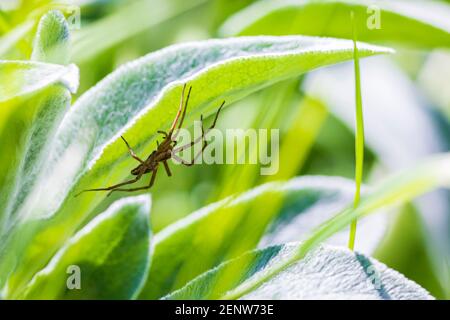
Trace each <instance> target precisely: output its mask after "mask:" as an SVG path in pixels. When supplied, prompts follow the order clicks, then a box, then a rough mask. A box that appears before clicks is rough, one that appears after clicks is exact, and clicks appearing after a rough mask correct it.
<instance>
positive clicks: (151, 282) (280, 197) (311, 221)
mask: <svg viewBox="0 0 450 320" xmlns="http://www.w3.org/2000/svg"><path fill="white" fill-rule="evenodd" d="M352 196H353V182H352V181H350V180H347V179H342V178H333V177H303V178H297V179H293V180H291V181H289V182H286V183H268V184H265V185H263V186H261V187H258V188H255V189H253V190H251V191H249V192H246V193H244V194H242V195H240V196H238V197H236V198H228V199H225V200H223V201H220V202H218V203H214V204H212V205H210V206H208V207H205V208H203V209H201V210H199V211H197V212H195V213H192V214H191V215H189V216H187V217H186V218H184V219H181V220H179V221H177V222H176V223H175V224H173V225H171V226H169V227H167V228H166V229H164V230H162V231H161V232H159V233H158V234H157V235H156V236H155V242H154V247H155V249H154V264H153V265H152V268H151V270H150V274H149V278H148V280H147V283H146V285H145V287H144V289H143V291H142V293H141V295H140V298H142V299H155V298H159V297H161V296H163V295H164V294H166V293H168V292H170V291H172V290H175V289H177V288H180V287H181V286H183V285H184V284H186V283H187V282H188V281H189V280H191V279H193V278H194V277H195V276H197V275H199V274H201V273H202V272H204V271H206V270H208V268H213V267H214V266H216V265H217V264H219V263H220V262H222V261H224V260H225V259H226V258H234V257H236V256H238V255H239V254H242V253H243V252H245V251H246V250H251V249H252V248H254V247H255V245H256V244H257V243H258V242H259V241H260V238H261V237H262V236H263V238H262V240H261V241H262V244H263V245H267V244H273V243H279V241H280V240H281V241H283V240H288V241H291V240H302V239H304V237H305V236H307V235H308V234H309V233H310V232H311V231H312V230H313V229H314V228H315V227H317V226H318V225H319V224H321V223H323V222H324V221H326V220H327V219H330V218H331V217H333V215H334V214H335V213H336V212H338V211H339V210H342V209H343V208H345V207H346V206H347V205H348V204H350V203H351V202H352ZM268 199H272V200H273V199H276V200H275V201H276V202H279V205H278V206H279V207H278V208H276V209H275V210H271V209H267V208H268V207H271V206H272V203H270V202H269V203H268V202H267V201H268ZM262 201H265V202H264V203H265V205H264V207H258V203H260V202H262ZM256 221H257V222H256ZM269 222H270V225H269V227H268V224H269ZM371 222H372V223H369V221H367V224H365V222H363V223H362V224H361V227H362V230H364V231H366V232H367V233H368V237H367V239H366V241H367V242H369V243H368V244H367V242H366V247H365V249H368V248H367V247H369V248H370V247H374V245H373V244H370V242H372V243H373V242H376V241H377V240H379V239H380V238H381V236H382V234H383V231H384V228H383V227H384V225H383V224H382V223H381V224H379V225H378V226H377V227H374V224H373V222H375V221H371ZM378 222H380V221H378ZM210 226H215V228H214V229H213V230H211V231H208V230H209V229H210ZM364 226H366V227H367V228H366V227H364ZM265 230H267V231H265ZM374 231H378V232H374ZM347 234H348V232H347V233H343V234H337V235H336V237H334V238H333V239H330V240H331V243H333V244H340V245H345V244H346V241H347V240H346V239H347ZM236 239H245V240H246V241H245V246H244V245H243V244H242V243H240V241H237V243H238V246H237V247H234V248H233V245H232V244H231V245H230V243H236ZM363 242H364V241H361V243H360V244H359V245H361V247H363V244H362V243H363ZM368 250H369V252H370V249H368Z"/></svg>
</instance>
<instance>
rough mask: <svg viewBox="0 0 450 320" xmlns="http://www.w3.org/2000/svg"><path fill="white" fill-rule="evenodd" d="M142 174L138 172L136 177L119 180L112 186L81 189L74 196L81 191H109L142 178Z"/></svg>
mask: <svg viewBox="0 0 450 320" xmlns="http://www.w3.org/2000/svg"><path fill="white" fill-rule="evenodd" d="M142 175H143V173H139V174H138V175H137V176H136V178H134V179H131V180H127V181H124V182H121V183H118V184H115V185H112V186H110V187H106V188H97V189H87V190H83V191H81V192H79V193H77V194H76V195H75V197H78V196H79V195H80V194H82V193H84V192H90V191H111V190H114V189H116V188H119V187H121V186H125V185H127V184H132V183H136V182H138V181H139V179H141V178H142ZM108 195H109V194H108Z"/></svg>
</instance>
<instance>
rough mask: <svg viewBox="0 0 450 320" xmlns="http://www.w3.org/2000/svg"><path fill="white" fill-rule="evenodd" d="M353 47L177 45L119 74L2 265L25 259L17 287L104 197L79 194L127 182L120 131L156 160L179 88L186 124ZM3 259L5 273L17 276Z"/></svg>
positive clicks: (368, 51)
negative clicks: (159, 135)
mask: <svg viewBox="0 0 450 320" xmlns="http://www.w3.org/2000/svg"><path fill="white" fill-rule="evenodd" d="M359 48H360V55H361V57H367V56H370V55H374V54H381V53H388V52H391V51H390V50H389V49H386V48H380V47H374V46H370V45H366V44H360V45H359ZM352 50H353V49H352V43H351V41H346V40H334V39H322V38H310V37H248V38H246V37H244V38H237V39H225V40H211V41H205V42H197V43H188V44H182V45H176V46H173V47H170V48H167V49H163V50H162V51H159V52H156V53H153V54H150V55H148V56H146V57H143V58H141V59H138V60H137V61H134V62H132V63H130V64H127V65H125V66H123V67H121V68H119V69H118V70H117V71H115V72H114V73H113V74H111V75H110V76H108V77H107V78H106V79H104V80H103V81H101V82H100V83H99V84H98V85H97V86H95V87H94V88H93V89H91V90H90V91H88V92H87V93H86V94H84V95H83V96H82V97H81V98H80V99H79V100H78V101H77V103H76V104H75V105H74V106H73V107H72V109H71V111H70V112H69V113H68V114H67V116H66V117H65V118H64V121H63V123H62V124H61V125H60V127H59V129H58V132H57V133H56V135H55V141H54V143H53V146H52V150H51V151H50V152H49V154H48V158H47V160H46V167H45V168H43V169H42V170H41V171H40V176H39V177H36V179H35V181H36V182H35V183H36V186H38V187H36V188H33V189H32V190H31V191H30V192H29V194H28V195H27V197H26V198H25V199H24V200H23V201H22V203H21V204H22V205H21V206H20V207H18V208H17V210H16V212H14V215H15V216H18V217H20V218H21V223H20V226H18V227H17V228H16V229H15V230H14V233H13V234H12V235H11V236H10V237H9V239H8V241H7V243H5V245H4V251H3V254H6V255H7V256H10V257H9V258H8V259H5V260H4V261H18V260H20V261H21V263H20V264H18V265H17V268H18V270H17V271H16V272H17V273H15V276H16V277H17V279H20V281H26V280H27V279H28V277H30V276H31V274H32V273H33V268H39V267H40V266H41V265H42V264H43V263H45V261H46V260H47V259H48V257H47V255H48V254H51V253H52V252H54V250H56V249H57V248H58V247H59V246H60V245H61V244H62V243H63V241H64V239H65V237H67V235H70V234H71V233H72V232H73V231H74V229H75V228H76V227H77V226H78V225H79V224H80V223H81V222H82V221H83V220H84V218H85V217H86V216H87V215H88V214H89V212H90V211H91V210H92V209H93V208H95V207H96V205H98V204H99V203H100V202H101V200H103V199H104V196H105V195H104V194H98V193H86V194H83V195H82V196H80V197H78V198H74V195H75V194H76V193H78V192H80V191H81V190H84V189H89V188H93V187H99V186H103V185H110V184H113V183H117V182H119V181H122V180H123V179H125V178H126V177H127V176H128V175H129V172H130V169H131V168H132V167H134V166H135V165H136V163H135V161H134V160H133V159H131V158H130V157H129V155H128V152H127V149H126V147H125V146H124V144H123V141H121V139H120V138H119V137H120V135H121V134H122V135H124V136H125V137H126V138H128V141H129V142H130V144H131V145H132V147H133V148H135V150H136V151H137V152H138V153H139V154H142V155H143V156H144V155H147V154H150V152H151V151H152V150H153V149H154V147H155V146H154V139H155V137H156V131H157V130H161V129H166V128H167V127H168V126H169V125H170V123H171V121H172V120H173V118H174V116H175V114H176V112H177V108H178V107H177V105H178V104H179V99H180V94H181V87H182V85H183V83H185V82H189V84H190V85H192V86H193V91H192V95H191V100H190V106H189V110H190V111H189V113H188V115H187V118H186V120H187V121H186V125H188V124H189V121H191V120H192V119H193V118H194V117H199V115H200V113H204V114H209V113H211V112H214V111H216V109H217V107H218V106H219V104H220V102H221V101H222V100H224V99H226V100H227V102H228V103H232V102H234V101H236V100H237V99H240V98H242V97H244V96H246V95H248V94H250V93H252V92H255V91H257V90H259V89H262V88H264V87H267V86H269V85H271V84H273V83H276V82H277V81H281V80H284V79H288V78H292V77H296V76H298V75H300V74H302V73H305V72H308V71H310V70H312V69H314V68H318V67H321V66H325V65H330V64H334V63H337V62H341V61H344V60H348V59H351V57H352ZM22 229H25V230H27V232H24V231H21V230H22ZM24 234H26V235H27V236H24ZM36 239H39V241H38V242H39V248H37V247H35V245H34V244H35V243H36ZM19 247H20V248H21V249H20V248H19ZM0 250H1V248H0ZM22 250H26V252H24V251H22ZM4 261H0V274H3V275H5V274H11V270H9V268H10V266H5V265H4V264H5V263H4ZM25 266H26V267H25ZM30 266H32V267H30ZM1 285H2V281H1V279H0V286H1Z"/></svg>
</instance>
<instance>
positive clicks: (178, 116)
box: [169, 83, 186, 136]
mask: <svg viewBox="0 0 450 320" xmlns="http://www.w3.org/2000/svg"><path fill="white" fill-rule="evenodd" d="M185 91H186V83H185V84H184V85H183V90H182V91H181V100H180V107H179V108H178V112H177V115H176V116H175V119H173V122H172V125H171V126H170V130H169V135H170V136H171V135H172V133H173V130H175V127H176V125H177V122H178V119H179V118H180V115H181V111H182V110H183V105H184V92H185Z"/></svg>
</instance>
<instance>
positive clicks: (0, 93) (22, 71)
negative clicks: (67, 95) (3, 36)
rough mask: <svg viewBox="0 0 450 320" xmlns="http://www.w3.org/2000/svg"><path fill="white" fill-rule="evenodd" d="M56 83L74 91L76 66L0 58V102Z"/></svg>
mask: <svg viewBox="0 0 450 320" xmlns="http://www.w3.org/2000/svg"><path fill="white" fill-rule="evenodd" d="M58 83H60V84H63V85H64V86H66V87H67V88H68V89H69V90H70V91H72V92H75V91H76V89H77V87H78V69H77V67H76V66H74V65H69V66H61V65H56V64H48V63H40V62H27V61H4V60H3V61H2V60H0V84H1V86H0V103H2V102H5V101H8V100H12V99H14V98H20V97H24V96H27V95H31V94H33V93H36V92H38V91H40V90H43V89H44V88H47V87H49V86H51V85H52V84H58Z"/></svg>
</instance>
